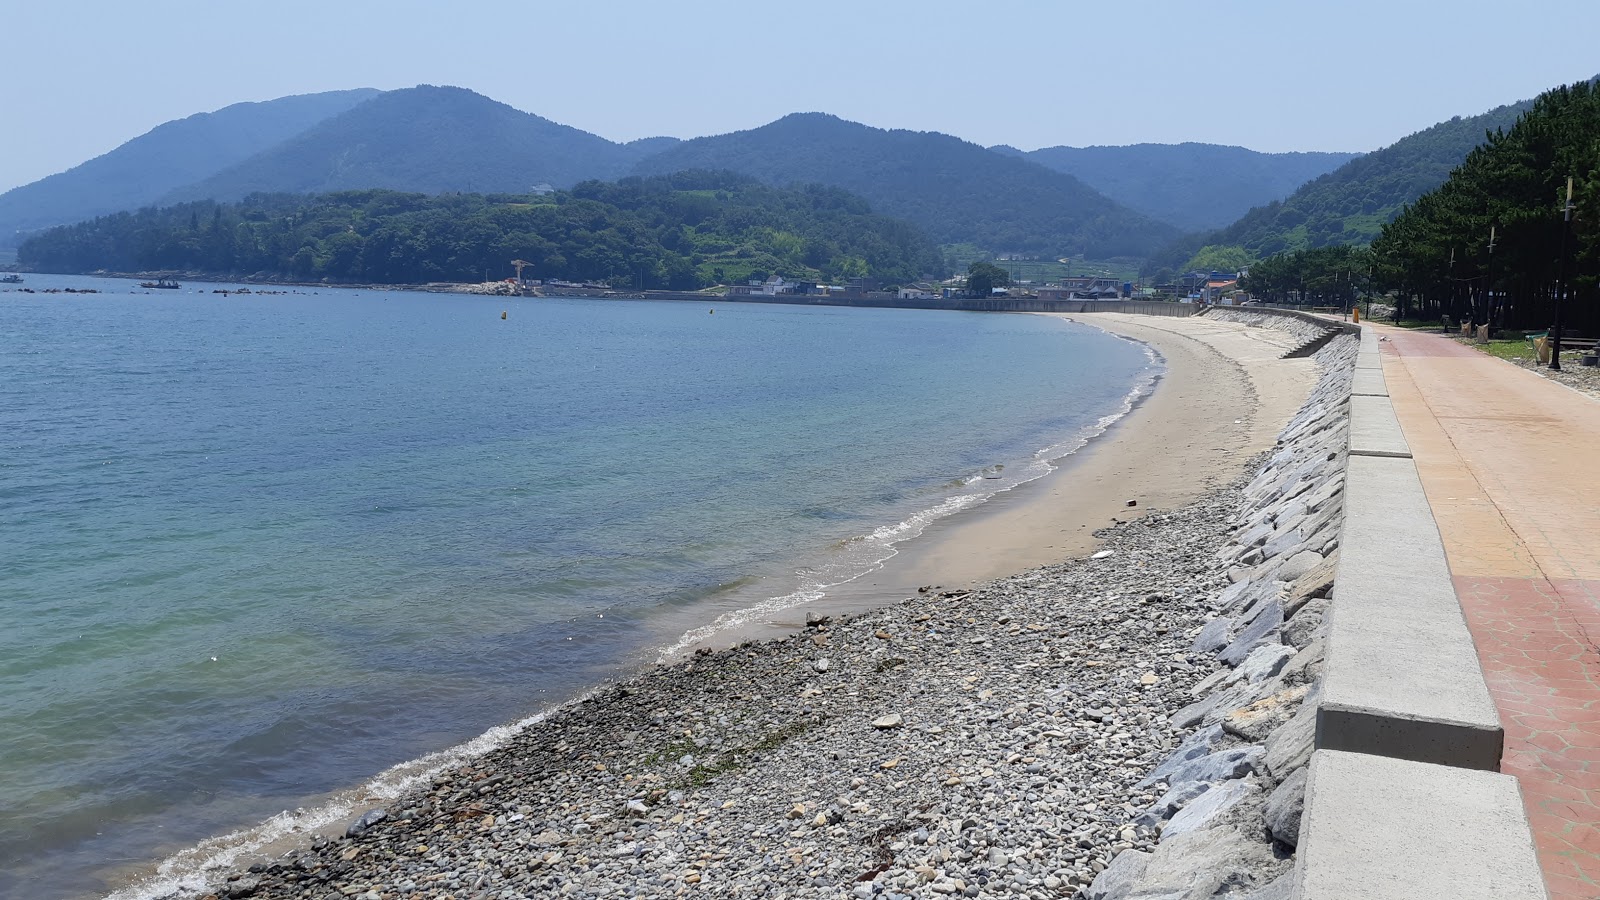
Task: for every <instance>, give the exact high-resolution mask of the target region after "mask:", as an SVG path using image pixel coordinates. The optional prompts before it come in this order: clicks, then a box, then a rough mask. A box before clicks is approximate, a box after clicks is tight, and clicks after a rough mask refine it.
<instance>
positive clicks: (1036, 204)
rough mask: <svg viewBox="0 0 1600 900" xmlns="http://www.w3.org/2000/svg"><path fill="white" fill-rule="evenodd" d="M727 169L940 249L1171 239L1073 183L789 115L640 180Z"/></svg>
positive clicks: (915, 140) (1136, 248)
mask: <svg viewBox="0 0 1600 900" xmlns="http://www.w3.org/2000/svg"><path fill="white" fill-rule="evenodd" d="M681 169H729V170H733V171H736V172H743V173H745V174H747V175H753V176H755V177H757V178H760V179H761V180H763V181H765V182H768V183H769V184H791V183H804V182H816V183H820V184H827V185H833V186H835V187H841V188H844V189H845V190H848V191H851V192H852V193H856V194H859V195H861V196H862V197H865V198H866V199H867V200H868V201H869V202H871V204H872V206H873V208H874V209H875V210H878V211H879V212H882V213H884V214H886V215H890V216H895V217H897V218H902V219H905V220H907V221H909V222H912V223H913V224H916V225H918V226H920V227H921V228H923V229H924V230H925V231H927V232H928V233H929V234H930V235H932V236H933V237H934V238H935V239H936V240H938V241H940V242H943V243H951V244H954V243H970V244H975V245H977V246H979V247H982V248H984V249H986V250H990V251H995V252H1004V251H1022V252H1029V253H1040V254H1068V253H1072V254H1088V255H1090V256H1095V257H1102V258H1103V257H1111V256H1145V255H1148V254H1149V253H1150V252H1151V251H1153V250H1154V249H1156V248H1157V247H1160V246H1162V245H1164V244H1166V243H1168V242H1170V241H1171V240H1173V239H1174V238H1176V237H1177V235H1178V230H1177V229H1175V228H1173V227H1172V226H1170V225H1167V224H1165V223H1162V222H1157V221H1155V220H1154V219H1151V218H1149V217H1147V216H1144V215H1141V214H1139V213H1136V212H1134V211H1132V210H1130V209H1127V208H1125V207H1123V206H1120V205H1118V204H1117V203H1115V202H1114V201H1112V200H1110V199H1109V198H1107V197H1105V196H1104V195H1103V194H1100V193H1098V192H1097V191H1095V190H1094V189H1092V188H1090V187H1089V186H1087V185H1085V184H1084V183H1083V182H1081V181H1079V180H1078V179H1076V178H1074V177H1072V176H1070V175H1065V174H1062V173H1060V172H1055V171H1052V170H1050V169H1048V168H1046V167H1044V166H1041V165H1038V164H1037V163H1033V162H1029V161H1027V160H1023V159H1016V158H1014V157H1011V156H1007V155H1004V154H1000V153H995V152H993V151H991V150H987V149H985V148H983V147H980V146H978V145H976V144H971V143H968V142H966V141H963V140H960V139H959V138H954V137H950V136H949V135H944V134H938V133H934V132H918V131H885V130H883V129H879V128H871V127H869V126H866V125H861V124H857V123H855V122H847V121H844V120H843V119H839V118H836V117H834V116H829V115H824V114H821V113H797V114H795V115H790V116H786V117H784V118H782V119H779V120H778V121H776V122H773V123H771V124H768V125H764V126H762V127H760V128H755V129H752V130H750V131H740V132H735V133H733V134H724V135H718V136H715V137H704V138H696V139H694V140H690V141H685V142H683V143H681V144H678V145H677V146H675V147H672V148H671V149H668V150H666V151H664V152H662V153H658V154H656V155H654V156H650V157H648V158H646V159H644V160H643V161H642V162H640V163H639V164H638V165H637V166H636V167H635V169H634V171H635V172H636V173H639V174H661V173H667V172H674V171H678V170H681Z"/></svg>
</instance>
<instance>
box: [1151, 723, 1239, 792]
mask: <svg viewBox="0 0 1600 900" xmlns="http://www.w3.org/2000/svg"><path fill="white" fill-rule="evenodd" d="M1222 737H1223V735H1222V726H1221V725H1207V726H1206V727H1204V728H1202V729H1200V730H1199V731H1196V732H1195V733H1194V734H1191V735H1189V736H1188V737H1186V738H1184V739H1183V743H1181V744H1179V745H1178V749H1176V750H1174V751H1172V755H1170V756H1168V757H1167V758H1166V759H1164V760H1162V761H1161V764H1160V765H1158V766H1156V767H1155V768H1154V769H1152V770H1150V774H1149V775H1146V776H1145V777H1144V780H1143V781H1141V782H1139V787H1140V788H1147V787H1150V786H1151V785H1153V784H1155V783H1156V782H1158V781H1166V782H1167V783H1169V784H1171V783H1172V782H1171V781H1170V779H1169V776H1170V775H1171V774H1172V773H1173V772H1176V771H1177V770H1178V769H1180V768H1182V767H1183V766H1185V765H1187V764H1188V763H1189V762H1191V761H1193V760H1196V759H1199V758H1200V757H1202V756H1205V755H1206V754H1208V753H1210V752H1211V751H1212V750H1213V749H1215V748H1216V745H1217V744H1218V743H1220V742H1221V741H1222Z"/></svg>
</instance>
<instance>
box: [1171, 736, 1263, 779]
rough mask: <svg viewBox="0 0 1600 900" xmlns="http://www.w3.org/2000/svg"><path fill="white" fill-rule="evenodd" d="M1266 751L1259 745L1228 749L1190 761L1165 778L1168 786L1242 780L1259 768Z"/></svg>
mask: <svg viewBox="0 0 1600 900" xmlns="http://www.w3.org/2000/svg"><path fill="white" fill-rule="evenodd" d="M1265 756H1266V750H1265V749H1264V748H1262V747H1260V746H1259V745H1251V746H1248V747H1230V748H1228V749H1227V750H1218V751H1217V752H1215V753H1208V754H1206V755H1205V756H1202V757H1199V758H1197V759H1191V760H1189V761H1188V762H1186V763H1183V764H1182V765H1180V766H1178V767H1177V768H1176V769H1174V770H1173V771H1172V772H1171V774H1170V775H1169V776H1168V778H1167V783H1168V784H1182V783H1183V782H1185V781H1204V782H1208V783H1216V782H1219V781H1228V780H1229V779H1233V778H1243V777H1244V776H1246V775H1249V774H1250V773H1252V772H1255V771H1257V770H1258V769H1260V768H1261V761H1262V759H1263V758H1264V757H1265Z"/></svg>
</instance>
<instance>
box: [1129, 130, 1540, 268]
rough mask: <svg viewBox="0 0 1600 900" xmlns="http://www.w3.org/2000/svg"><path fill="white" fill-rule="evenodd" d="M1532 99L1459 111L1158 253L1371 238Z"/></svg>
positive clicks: (1170, 256)
mask: <svg viewBox="0 0 1600 900" xmlns="http://www.w3.org/2000/svg"><path fill="white" fill-rule="evenodd" d="M1532 105H1533V101H1532V100H1524V101H1522V102H1520V103H1511V104H1507V105H1505V106H1500V107H1496V108H1494V109H1491V110H1489V111H1488V112H1486V113H1481V114H1479V115H1476V116H1465V117H1463V116H1456V117H1454V118H1452V119H1450V120H1449V121H1447V122H1440V123H1439V124H1437V125H1434V126H1432V127H1430V128H1425V129H1423V130H1421V131H1418V132H1416V133H1415V134H1412V135H1409V136H1407V137H1404V138H1401V139H1400V140H1398V141H1395V142H1394V143H1393V144H1390V145H1389V146H1387V147H1384V148H1382V149H1380V150H1375V151H1373V152H1371V153H1368V154H1366V155H1365V156H1359V157H1356V158H1355V159H1352V160H1350V161H1349V162H1347V163H1345V164H1344V165H1342V166H1340V167H1339V168H1337V169H1335V170H1333V171H1332V172H1329V173H1328V174H1326V175H1323V176H1322V177H1320V178H1316V179H1314V180H1312V181H1309V182H1307V183H1306V184H1304V185H1302V186H1301V187H1300V188H1298V189H1297V190H1295V191H1294V193H1292V194H1290V195H1289V196H1288V197H1286V198H1284V199H1283V200H1281V201H1275V202H1272V203H1268V204H1265V205H1263V206H1259V207H1256V208H1255V209H1252V210H1250V211H1249V212H1248V213H1246V214H1245V215H1244V216H1242V217H1241V218H1240V219H1239V220H1238V221H1237V222H1234V223H1233V224H1231V225H1229V226H1227V227H1226V228H1222V229H1219V230H1216V231H1211V232H1206V233H1201V234H1194V235H1189V236H1187V237H1185V238H1184V239H1183V240H1180V241H1179V242H1177V243H1176V244H1174V245H1173V246H1171V247H1168V248H1167V249H1165V250H1164V251H1162V252H1161V253H1159V254H1157V256H1156V257H1155V262H1156V263H1157V264H1159V265H1164V266H1170V267H1178V266H1182V265H1183V263H1184V261H1185V260H1187V259H1188V258H1189V257H1190V256H1191V255H1193V254H1194V253H1195V252H1196V251H1197V250H1199V249H1200V248H1202V247H1205V246H1221V247H1242V248H1244V249H1245V251H1246V252H1247V253H1248V254H1249V255H1250V256H1253V257H1256V258H1262V257H1267V256H1271V255H1272V254H1274V253H1278V252H1280V251H1283V250H1300V249H1305V248H1311V247H1326V246H1330V245H1338V244H1365V243H1368V242H1369V241H1371V240H1372V239H1373V238H1376V237H1377V236H1378V234H1379V233H1380V232H1381V231H1382V230H1383V226H1384V225H1385V224H1386V223H1388V222H1389V221H1391V220H1392V219H1394V217H1395V216H1396V215H1398V214H1399V213H1400V211H1401V210H1402V209H1403V208H1405V206H1406V205H1407V204H1409V203H1412V202H1413V201H1415V200H1416V199H1417V198H1418V197H1421V196H1422V195H1423V194H1425V193H1427V192H1428V191H1431V190H1433V189H1434V188H1436V187H1438V186H1439V185H1441V184H1444V182H1445V179H1447V178H1449V177H1450V172H1451V170H1453V169H1455V167H1456V166H1459V165H1460V164H1461V162H1462V161H1463V160H1465V159H1466V158H1467V154H1468V153H1471V152H1472V150H1473V148H1475V147H1477V146H1478V145H1479V144H1481V143H1483V141H1484V138H1485V136H1486V135H1487V134H1488V133H1489V132H1492V131H1496V130H1499V129H1509V128H1510V127H1511V126H1512V125H1515V124H1516V122H1517V118H1518V117H1519V116H1521V115H1522V114H1523V113H1524V112H1527V111H1528V109H1529V108H1531V107H1532Z"/></svg>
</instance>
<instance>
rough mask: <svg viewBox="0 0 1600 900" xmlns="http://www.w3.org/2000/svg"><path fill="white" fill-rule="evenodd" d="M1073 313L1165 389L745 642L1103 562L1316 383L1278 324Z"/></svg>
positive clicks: (1259, 442)
mask: <svg viewBox="0 0 1600 900" xmlns="http://www.w3.org/2000/svg"><path fill="white" fill-rule="evenodd" d="M1049 315H1053V314H1049ZM1063 318H1069V319H1072V320H1073V321H1077V322H1081V323H1083V324H1085V325H1091V326H1094V327H1097V328H1101V329H1104V330H1105V331H1108V332H1110V333H1112V334H1115V335H1119V336H1121V337H1125V338H1129V339H1131V340H1136V341H1140V342H1143V343H1145V344H1148V345H1149V346H1150V347H1152V348H1153V349H1154V350H1155V352H1156V353H1158V354H1159V355H1160V356H1161V358H1162V360H1163V362H1164V365H1165V366H1166V373H1165V374H1164V375H1163V377H1162V379H1161V381H1160V382H1159V383H1158V385H1157V386H1156V388H1155V390H1154V391H1153V392H1152V393H1151V394H1150V395H1149V396H1147V397H1145V398H1143V400H1142V402H1140V403H1139V404H1138V406H1136V407H1135V408H1134V409H1133V410H1131V411H1130V412H1129V413H1128V415H1127V416H1125V417H1123V418H1122V419H1121V420H1120V421H1118V422H1117V423H1116V424H1115V425H1114V426H1112V428H1111V429H1110V430H1109V431H1108V432H1107V433H1106V434H1104V435H1101V436H1100V437H1099V438H1097V439H1096V440H1094V441H1092V442H1091V443H1090V444H1089V445H1087V446H1085V447H1084V448H1083V449H1081V450H1079V451H1078V452H1077V453H1074V454H1072V455H1071V456H1069V457H1067V458H1065V459H1063V460H1059V461H1057V465H1058V468H1057V469H1056V471H1054V472H1052V473H1050V474H1049V475H1046V476H1045V477H1043V478H1041V479H1038V480H1037V481H1034V482H1030V483H1028V484H1025V485H1023V486H1021V487H1020V488H1017V489H1016V490H1013V491H1008V492H1005V493H1002V494H999V495H996V496H995V497H994V498H993V499H991V500H990V501H989V502H988V503H985V504H984V505H983V506H981V507H978V508H976V509H974V510H970V511H968V512H965V513H963V514H960V515H956V516H952V517H951V518H949V519H945V520H941V521H939V522H937V523H935V524H934V525H933V526H931V527H930V528H929V529H928V531H927V532H926V533H924V534H923V535H922V537H921V538H919V539H918V540H916V541H914V542H911V543H910V544H909V545H908V546H906V547H905V548H904V549H902V551H901V553H900V554H899V555H898V556H896V557H894V558H893V559H891V560H889V561H888V562H887V563H886V564H885V565H884V566H883V568H881V569H880V570H878V571H876V572H873V573H871V574H869V575H867V576H865V577H863V578H861V579H858V580H857V581H855V582H852V583H851V584H848V585H842V586H840V587H838V588H834V589H833V590H832V591H831V592H830V595H829V596H828V597H827V598H825V599H824V600H822V601H820V602H819V603H817V604H812V605H810V606H808V607H806V608H805V610H796V611H795V615H794V616H793V617H785V618H784V619H782V620H778V621H774V622H772V623H770V626H769V628H768V629H766V633H762V631H761V630H739V631H738V632H736V633H735V634H734V635H733V637H734V638H735V639H736V640H735V642H737V640H742V639H745V638H748V637H768V636H771V635H772V634H773V633H784V632H788V631H792V630H793V629H794V628H795V627H797V626H799V625H801V624H803V623H804V616H805V613H806V611H810V610H815V609H818V608H820V609H822V610H823V611H826V612H851V611H858V610H861V609H866V608H870V607H872V606H875V605H879V604H881V603H883V602H884V601H885V600H889V601H893V600H895V599H898V598H899V597H903V596H905V595H907V594H908V593H910V592H914V591H915V590H916V589H917V588H918V587H922V586H926V585H940V586H943V587H947V588H957V587H959V588H970V587H972V586H974V585H977V584H980V583H982V582H985V581H990V580H992V579H995V578H1001V577H1004V576H1007V575H1012V574H1015V573H1017V572H1022V571H1025V570H1027V569H1031V568H1034V567H1036V566H1042V565H1049V564H1052V563H1058V562H1061V561H1063V560H1066V559H1072V558H1074V557H1078V556H1084V555H1087V554H1089V553H1092V552H1094V550H1095V549H1096V548H1097V547H1098V546H1099V544H1100V540H1099V539H1098V538H1096V537H1095V531H1096V530H1098V529H1100V528H1103V527H1106V526H1110V525H1114V524H1116V523H1118V522H1125V521H1129V520H1131V519H1136V518H1139V517H1140V516H1143V515H1145V514H1147V513H1148V512H1150V511H1151V510H1160V509H1176V508H1177V507H1180V506H1183V505H1184V504H1187V503H1190V502H1193V501H1194V500H1196V499H1198V498H1199V497H1201V496H1203V495H1204V494H1205V493H1206V492H1207V491H1210V490H1213V489H1215V488H1217V487H1218V486H1220V485H1223V484H1227V483H1228V482H1229V481H1231V480H1233V479H1234V478H1236V477H1238V475H1239V473H1240V472H1242V471H1243V468H1244V465H1245V463H1246V461H1247V460H1248V459H1249V458H1250V457H1251V456H1252V455H1254V454H1255V453H1257V452H1260V451H1262V450H1265V449H1267V448H1268V447H1270V446H1272V442H1273V439H1274V436H1275V435H1276V434H1277V433H1278V430H1279V429H1280V428H1282V427H1283V424H1284V423H1285V422H1287V421H1288V420H1289V417H1290V416H1291V415H1293V414H1294V411H1295V410H1296V409H1298V408H1299V407H1300V404H1301V403H1302V402H1304V400H1305V397H1306V394H1307V392H1308V391H1310V389H1311V386H1312V385H1313V384H1314V383H1315V382H1316V378H1317V370H1316V364H1315V362H1313V361H1312V360H1309V359H1287V360H1286V359H1281V358H1280V357H1282V355H1283V354H1284V353H1285V352H1286V351H1288V350H1290V349H1292V348H1293V347H1294V346H1296V345H1297V344H1298V343H1299V341H1298V340H1297V339H1296V338H1295V337H1293V336H1292V335H1290V334H1288V333H1285V332H1283V331H1279V330H1276V329H1272V328H1260V327H1249V326H1246V325H1241V324H1238V323H1234V322H1223V321H1214V320H1212V319H1210V318H1207V317H1191V318H1176V317H1165V316H1139V315H1128V314H1123V313H1091V314H1084V315H1074V316H1063ZM1063 390H1064V391H1070V390H1071V386H1070V385H1064V386H1063ZM1129 500H1132V501H1134V502H1135V503H1136V504H1137V505H1136V506H1134V507H1129V506H1128V503H1127V502H1128V501H1129ZM722 642H723V643H725V642H726V641H725V640H724V641H722ZM718 643H719V641H717V640H713V641H712V642H711V645H713V646H715V645H717V644H718Z"/></svg>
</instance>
